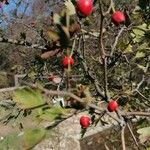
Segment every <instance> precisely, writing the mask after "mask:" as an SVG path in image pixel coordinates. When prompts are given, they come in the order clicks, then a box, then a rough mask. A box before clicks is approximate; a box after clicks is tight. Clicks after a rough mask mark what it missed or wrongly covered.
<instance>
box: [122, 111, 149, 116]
mask: <svg viewBox="0 0 150 150" xmlns="http://www.w3.org/2000/svg"><path fill="white" fill-rule="evenodd" d="M120 113H121V115H122V116H145V117H150V112H120Z"/></svg>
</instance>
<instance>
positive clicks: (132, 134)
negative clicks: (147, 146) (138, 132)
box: [127, 123, 140, 150]
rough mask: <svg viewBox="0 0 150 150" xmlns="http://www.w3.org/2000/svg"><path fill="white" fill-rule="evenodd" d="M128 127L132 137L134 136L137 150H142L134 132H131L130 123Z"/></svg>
mask: <svg viewBox="0 0 150 150" xmlns="http://www.w3.org/2000/svg"><path fill="white" fill-rule="evenodd" d="M127 127H128V129H129V131H130V133H131V136H132V138H133V140H134V142H135V144H136V146H137V148H138V149H139V150H140V146H139V144H138V142H137V140H136V137H135V135H134V133H133V132H132V130H131V128H130V125H129V123H127Z"/></svg>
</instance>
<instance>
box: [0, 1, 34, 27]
mask: <svg viewBox="0 0 150 150" xmlns="http://www.w3.org/2000/svg"><path fill="white" fill-rule="evenodd" d="M15 1H16V2H17V1H18V0H15ZM26 2H27V0H26ZM15 8H16V4H15V3H14V0H9V5H3V6H2V8H1V10H0V14H1V13H2V11H3V13H4V14H5V15H6V16H7V18H9V19H10V18H11V12H12V11H13V10H14V9H15ZM24 9H25V3H22V4H21V5H20V7H19V8H18V11H17V12H18V13H22V12H24ZM30 12H31V9H30V8H28V9H27V11H26V14H29V13H30ZM0 19H1V18H0ZM5 26H7V25H6V23H4V22H2V23H1V24H0V27H5Z"/></svg>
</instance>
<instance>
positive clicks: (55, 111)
mask: <svg viewBox="0 0 150 150" xmlns="http://www.w3.org/2000/svg"><path fill="white" fill-rule="evenodd" d="M67 112H68V111H67V110H66V109H64V108H62V107H52V108H48V109H43V111H39V113H40V114H39V116H38V117H39V119H42V120H48V121H54V120H56V119H60V118H61V117H62V116H64V115H65V114H66V113H67Z"/></svg>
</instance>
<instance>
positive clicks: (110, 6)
mask: <svg viewBox="0 0 150 150" xmlns="http://www.w3.org/2000/svg"><path fill="white" fill-rule="evenodd" d="M113 5H114V2H113V0H110V5H109V8H108V10H107V11H106V12H105V13H104V16H106V15H107V14H109V13H110V11H111V9H112V7H113Z"/></svg>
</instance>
